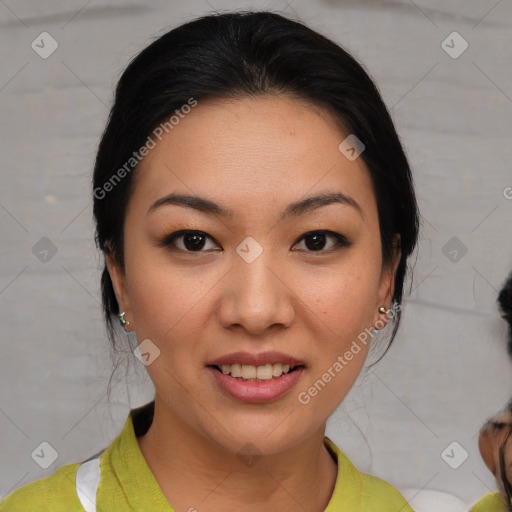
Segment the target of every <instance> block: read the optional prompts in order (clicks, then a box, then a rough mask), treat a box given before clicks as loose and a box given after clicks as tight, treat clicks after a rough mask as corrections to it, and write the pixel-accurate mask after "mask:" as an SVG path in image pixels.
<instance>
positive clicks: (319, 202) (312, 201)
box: [146, 192, 364, 220]
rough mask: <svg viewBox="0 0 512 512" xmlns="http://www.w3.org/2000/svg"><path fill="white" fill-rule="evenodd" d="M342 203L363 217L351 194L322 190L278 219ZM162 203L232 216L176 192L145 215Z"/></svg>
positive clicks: (291, 206)
mask: <svg viewBox="0 0 512 512" xmlns="http://www.w3.org/2000/svg"><path fill="white" fill-rule="evenodd" d="M334 203H337V204H343V205H346V206H351V207H352V208H354V209H355V210H356V211H357V212H358V213H359V215H361V217H364V214H363V210H362V208H361V206H360V205H359V203H358V202H357V201H356V200H355V199H354V198H353V197H351V196H347V195H346V194H343V193H342V192H324V193H322V194H318V195H315V196H310V197H306V198H305V199H301V200H299V201H296V202H294V203H290V204H289V205H288V206H287V207H286V209H285V210H284V211H283V212H281V215H280V220H283V219H286V218H288V217H298V216H300V215H303V214H305V213H307V212H310V211H312V210H316V209H317V208H320V207H321V206H327V205H329V204H334ZM164 205H176V206H181V207H184V208H193V209H194V210H198V211H200V212H203V213H207V214H210V215H215V216H217V217H224V218H228V217H233V213H234V212H233V210H230V209H229V208H225V207H224V206H221V205H219V204H217V203H215V202H214V201H211V200H210V199H206V198H204V197H199V196H194V195H188V194H177V193H174V192H173V193H171V194H168V195H166V196H164V197H161V198H160V199H158V200H157V201H155V202H154V203H153V204H152V205H151V206H150V207H149V209H148V211H147V213H146V216H147V215H149V214H150V213H152V212H154V211H155V210H156V209H157V208H160V207H161V206H164Z"/></svg>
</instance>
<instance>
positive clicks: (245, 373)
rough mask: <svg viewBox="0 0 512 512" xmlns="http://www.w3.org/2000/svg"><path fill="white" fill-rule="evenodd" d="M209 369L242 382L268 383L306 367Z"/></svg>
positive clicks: (212, 366) (252, 366) (234, 366)
mask: <svg viewBox="0 0 512 512" xmlns="http://www.w3.org/2000/svg"><path fill="white" fill-rule="evenodd" d="M209 367H210V368H213V369H214V370H217V371H218V372H220V373H222V374H224V375H229V376H230V377H232V378H234V379H237V380H239V381H242V382H266V381H271V380H276V379H280V378H281V377H283V375H288V374H290V373H293V372H295V371H297V370H298V369H300V368H304V365H303V364H299V365H290V364H281V363H274V364H272V363H267V364H265V365H260V366H255V365H252V364H238V363H235V364H223V365H209Z"/></svg>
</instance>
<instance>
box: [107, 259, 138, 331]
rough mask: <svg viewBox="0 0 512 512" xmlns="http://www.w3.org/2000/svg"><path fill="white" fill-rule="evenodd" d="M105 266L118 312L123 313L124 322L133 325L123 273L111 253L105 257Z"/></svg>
mask: <svg viewBox="0 0 512 512" xmlns="http://www.w3.org/2000/svg"><path fill="white" fill-rule="evenodd" d="M105 264H106V265H107V269H108V273H109V274H110V280H111V281H112V286H113V287H114V292H115V294H116V299H117V303H118V304H119V311H121V312H122V311H124V312H125V313H126V316H125V318H126V320H129V321H130V324H132V325H133V317H132V314H131V308H130V298H129V295H128V291H127V287H126V278H125V275H124V272H123V271H122V270H121V268H120V267H119V265H118V264H117V262H116V261H115V258H114V255H113V253H112V252H110V253H107V254H106V255H105Z"/></svg>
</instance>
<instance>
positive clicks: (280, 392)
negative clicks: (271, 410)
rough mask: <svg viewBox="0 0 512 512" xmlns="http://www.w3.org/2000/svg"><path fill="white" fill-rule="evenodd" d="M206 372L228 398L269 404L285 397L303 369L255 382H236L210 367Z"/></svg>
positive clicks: (299, 368) (229, 376) (301, 367)
mask: <svg viewBox="0 0 512 512" xmlns="http://www.w3.org/2000/svg"><path fill="white" fill-rule="evenodd" d="M207 370H209V371H210V373H211V374H212V375H213V377H214V379H215V381H216V382H217V384H218V385H219V386H220V387H221V388H222V390H223V391H224V392H225V393H227V394H228V395H229V396H230V397H232V398H235V399H236V400H240V401H241V402H248V403H254V402H271V401H273V400H277V399H278V398H281V397H282V396H284V395H286V393H288V392H289V391H290V390H291V389H292V388H293V387H294V386H295V384H297V381H298V380H299V379H300V377H301V375H302V372H303V371H304V367H303V366H300V367H298V368H297V369H296V370H294V371H293V372H291V373H286V374H284V375H282V376H281V377H279V378H278V379H272V380H264V381H263V380H262V381H260V382H256V381H253V382H251V381H244V380H238V379H235V378H234V377H231V375H226V374H224V373H222V372H219V371H218V370H216V369H215V368H212V367H211V366H208V367H207Z"/></svg>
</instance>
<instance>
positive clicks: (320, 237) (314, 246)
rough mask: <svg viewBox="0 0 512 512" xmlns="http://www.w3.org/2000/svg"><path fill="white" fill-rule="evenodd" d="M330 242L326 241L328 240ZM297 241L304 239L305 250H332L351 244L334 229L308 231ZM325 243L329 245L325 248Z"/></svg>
mask: <svg viewBox="0 0 512 512" xmlns="http://www.w3.org/2000/svg"><path fill="white" fill-rule="evenodd" d="M329 239H330V240H331V243H330V244H329V243H328V240H329ZM299 241H304V244H305V246H306V249H307V252H332V251H335V250H337V249H340V248H341V247H349V246H351V245H352V243H351V242H349V241H348V240H347V238H346V237H344V236H343V235H341V234H340V233H335V232H334V231H326V230H322V231H310V232H308V233H306V234H304V235H302V237H301V238H300V240H299ZM326 245H327V246H328V247H329V248H328V249H325V247H326Z"/></svg>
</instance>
